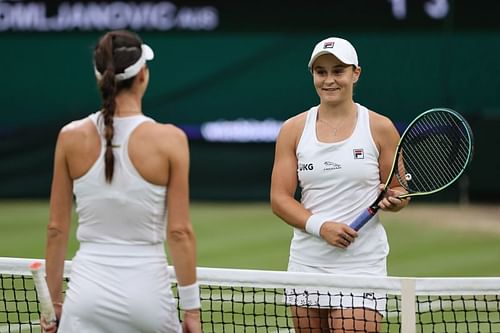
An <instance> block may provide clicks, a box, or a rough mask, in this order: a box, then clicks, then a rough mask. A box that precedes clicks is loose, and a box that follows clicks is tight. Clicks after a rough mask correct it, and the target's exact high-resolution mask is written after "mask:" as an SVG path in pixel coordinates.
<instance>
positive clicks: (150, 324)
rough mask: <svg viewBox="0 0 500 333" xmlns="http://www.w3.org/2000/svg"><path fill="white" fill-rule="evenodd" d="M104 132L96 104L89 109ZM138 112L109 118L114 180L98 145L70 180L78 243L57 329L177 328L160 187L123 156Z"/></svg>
mask: <svg viewBox="0 0 500 333" xmlns="http://www.w3.org/2000/svg"><path fill="white" fill-rule="evenodd" d="M89 118H90V119H91V120H92V122H93V123H94V124H95V125H96V126H97V128H98V131H99V133H100V134H101V135H102V132H103V119H102V117H101V114H100V112H98V113H94V114H92V115H90V116H89ZM148 121H153V120H152V119H151V118H148V117H145V116H142V115H139V116H133V117H124V118H117V117H116V118H114V130H115V132H114V133H115V134H114V138H113V146H114V147H115V148H114V149H113V152H114V154H115V169H114V175H113V181H112V183H111V184H108V183H106V181H105V177H104V150H105V149H104V147H105V141H104V139H103V141H102V148H101V154H100V156H99V158H98V159H97V161H96V162H95V164H94V165H93V166H92V167H91V169H90V170H89V171H88V172H87V173H86V174H85V175H84V176H82V177H81V178H79V179H77V180H75V181H74V194H75V197H76V207H77V213H78V216H79V220H78V222H79V224H78V229H77V239H78V240H79V241H80V248H79V250H78V252H77V254H76V255H75V257H74V258H73V266H72V272H71V276H70V282H69V285H68V290H67V292H66V297H65V299H64V305H63V314H62V318H61V322H60V325H59V330H58V332H60V333H86V332H88V333H114V332H120V333H138V332H141V333H146V332H155V333H167V332H168V333H170V332H172V333H173V332H175V333H178V332H181V328H180V324H179V319H178V313H177V307H176V302H175V300H174V298H173V295H172V291H171V277H170V276H169V274H168V271H167V259H166V255H165V249H164V241H165V238H166V207H165V196H166V187H165V186H157V185H153V184H151V183H149V182H147V181H146V180H144V179H143V178H142V177H141V176H140V174H139V173H138V171H137V170H136V169H135V167H134V166H133V165H132V163H131V161H130V159H129V156H128V139H129V137H130V134H131V133H132V131H133V130H134V129H135V128H137V126H139V125H140V124H142V123H144V122H148Z"/></svg>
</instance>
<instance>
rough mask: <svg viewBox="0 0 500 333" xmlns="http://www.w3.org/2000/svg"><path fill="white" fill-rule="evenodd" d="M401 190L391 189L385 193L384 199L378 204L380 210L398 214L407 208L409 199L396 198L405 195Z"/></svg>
mask: <svg viewBox="0 0 500 333" xmlns="http://www.w3.org/2000/svg"><path fill="white" fill-rule="evenodd" d="M405 193H406V192H404V190H403V189H402V188H391V189H388V190H387V191H386V194H385V197H384V198H383V199H382V200H381V201H380V202H379V204H378V206H379V207H380V209H382V210H385V211H391V212H398V211H400V210H401V209H403V208H404V207H406V206H408V203H409V202H410V199H411V198H409V197H407V198H401V199H400V198H398V196H400V195H402V194H405Z"/></svg>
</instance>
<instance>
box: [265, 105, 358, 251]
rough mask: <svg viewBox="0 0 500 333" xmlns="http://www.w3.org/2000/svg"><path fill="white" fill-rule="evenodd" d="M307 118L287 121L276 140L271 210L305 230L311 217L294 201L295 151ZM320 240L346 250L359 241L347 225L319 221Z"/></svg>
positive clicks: (303, 116)
mask: <svg viewBox="0 0 500 333" xmlns="http://www.w3.org/2000/svg"><path fill="white" fill-rule="evenodd" d="M304 118H305V114H302V115H298V116H297V117H294V118H291V119H290V120H288V121H287V122H286V123H285V124H284V125H283V127H282V128H281V131H280V134H279V136H278V138H277V140H276V151H275V157H274V166H273V172H272V178H271V208H272V210H273V212H274V213H275V214H276V215H277V216H279V217H280V218H281V219H282V220H284V221H285V222H286V223H288V224H289V225H291V226H293V227H295V228H299V229H302V230H305V229H306V224H307V221H308V220H309V218H310V217H311V216H312V213H311V212H310V211H309V210H307V209H305V208H304V206H303V205H302V204H301V203H300V202H298V201H297V200H296V199H295V197H294V194H295V190H296V188H297V157H296V153H295V151H296V148H297V144H298V140H299V138H300V135H301V133H302V130H303V127H304ZM320 222H323V224H322V225H321V227H320V230H319V232H320V236H321V238H323V239H324V240H326V241H327V242H328V243H329V244H331V245H333V246H337V247H340V248H346V247H347V246H349V245H350V243H351V242H352V241H353V240H354V238H356V237H357V232H356V231H355V230H354V229H352V228H351V227H349V226H348V225H346V224H344V223H339V222H335V221H327V222H326V221H320Z"/></svg>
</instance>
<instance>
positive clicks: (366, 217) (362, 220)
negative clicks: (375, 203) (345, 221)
mask: <svg viewBox="0 0 500 333" xmlns="http://www.w3.org/2000/svg"><path fill="white" fill-rule="evenodd" d="M377 210H378V209H374V208H372V207H370V208H368V209H367V210H365V211H364V212H363V213H361V214H359V216H358V217H357V218H356V219H355V220H354V221H353V222H352V223H351V224H349V226H350V227H351V228H353V229H354V230H356V231H359V229H361V228H362V227H363V226H364V225H365V224H366V222H368V221H370V219H371V218H372V217H373V216H374V215H375V214H377Z"/></svg>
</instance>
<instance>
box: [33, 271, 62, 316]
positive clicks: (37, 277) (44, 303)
mask: <svg viewBox="0 0 500 333" xmlns="http://www.w3.org/2000/svg"><path fill="white" fill-rule="evenodd" d="M29 268H30V270H31V274H32V276H33V282H34V284H35V289H36V292H37V296H38V300H39V302H40V315H41V316H42V317H43V318H44V319H45V320H46V321H47V322H49V323H50V322H56V321H57V318H56V313H55V311H54V305H53V304H52V300H51V298H50V292H49V288H48V286H47V282H46V281H45V274H44V272H43V270H42V264H41V263H40V262H39V261H34V262H32V263H31V264H30V266H29Z"/></svg>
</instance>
